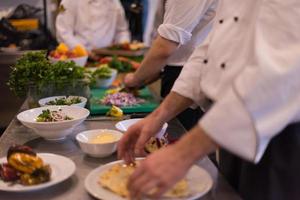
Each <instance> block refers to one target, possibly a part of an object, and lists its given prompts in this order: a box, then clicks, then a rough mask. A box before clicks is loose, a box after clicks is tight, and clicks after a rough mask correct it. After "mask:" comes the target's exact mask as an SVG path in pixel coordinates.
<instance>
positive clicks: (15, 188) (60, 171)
mask: <svg viewBox="0 0 300 200" xmlns="http://www.w3.org/2000/svg"><path fill="white" fill-rule="evenodd" d="M37 155H38V156H39V157H41V158H42V159H43V161H44V163H45V164H49V165H50V167H51V170H52V172H51V180H50V181H49V182H46V183H42V184H39V185H32V186H24V185H21V184H14V185H10V182H4V181H2V180H0V190H2V191H10V192H27V191H34V190H39V189H43V188H47V187H50V186H52V185H55V184H58V183H60V182H62V181H64V180H66V179H67V178H69V177H70V176H72V175H73V174H74V172H75V169H76V166H75V163H74V162H73V161H72V160H70V159H69V158H66V157H64V156H60V155H56V154H50V153H38V154H37ZM4 162H7V160H6V157H3V158H1V159H0V163H4Z"/></svg>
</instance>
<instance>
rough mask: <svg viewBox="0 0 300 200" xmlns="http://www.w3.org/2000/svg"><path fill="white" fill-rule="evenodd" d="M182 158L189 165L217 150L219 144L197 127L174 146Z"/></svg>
mask: <svg viewBox="0 0 300 200" xmlns="http://www.w3.org/2000/svg"><path fill="white" fill-rule="evenodd" d="M174 145H175V148H177V149H178V151H177V152H178V153H179V154H180V157H181V158H182V159H183V160H184V161H185V162H187V163H188V164H189V165H193V164H194V163H195V162H196V161H198V160H200V159H201V158H203V157H204V156H205V155H207V154H209V153H211V152H213V151H214V150H216V149H217V144H216V143H215V142H214V141H213V140H212V139H211V138H210V137H209V136H207V134H206V133H205V132H204V130H203V129H202V128H201V127H200V126H199V125H197V126H195V127H194V128H193V129H192V130H191V131H189V132H188V133H187V134H185V135H184V136H183V137H182V138H181V139H180V140H179V141H178V142H177V143H175V144H174Z"/></svg>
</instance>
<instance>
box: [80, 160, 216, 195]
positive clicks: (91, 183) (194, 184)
mask: <svg viewBox="0 0 300 200" xmlns="http://www.w3.org/2000/svg"><path fill="white" fill-rule="evenodd" d="M120 162H123V161H120V160H119V161H115V162H111V163H108V164H106V165H102V166H100V167H98V168H96V169H94V170H93V171H91V172H90V173H89V174H88V176H87V177H86V179H85V182H84V185H85V188H86V190H87V191H88V192H89V193H90V194H91V195H92V196H94V197H96V198H98V199H102V200H127V199H126V198H123V197H121V196H118V195H117V194H114V193H113V192H111V191H109V190H107V189H105V188H103V187H101V186H100V185H99V183H98V182H99V177H100V175H101V173H103V172H104V171H106V170H108V169H109V168H110V167H111V166H112V165H114V164H116V163H120ZM186 179H187V181H188V184H189V188H190V191H191V196H189V197H188V198H176V199H173V200H194V199H197V198H200V197H202V196H203V195H205V194H206V193H207V192H208V191H209V190H210V189H211V188H212V185H213V180H212V178H211V176H210V175H209V174H208V173H207V172H206V171H205V170H204V169H203V168H201V167H199V166H197V165H194V166H193V167H192V168H191V169H190V170H189V171H188V173H187V175H186ZM162 199H169V200H170V198H162Z"/></svg>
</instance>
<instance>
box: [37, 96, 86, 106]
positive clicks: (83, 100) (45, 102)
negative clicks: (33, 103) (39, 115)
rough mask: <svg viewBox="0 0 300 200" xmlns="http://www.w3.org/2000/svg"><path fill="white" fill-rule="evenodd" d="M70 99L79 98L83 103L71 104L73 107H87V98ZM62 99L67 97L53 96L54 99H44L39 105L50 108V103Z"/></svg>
mask: <svg viewBox="0 0 300 200" xmlns="http://www.w3.org/2000/svg"><path fill="white" fill-rule="evenodd" d="M68 97H70V98H76V97H79V98H80V100H81V103H76V104H71V106H79V107H82V108H84V107H85V105H86V102H87V99H86V98H85V97H81V96H68ZM61 98H66V96H53V97H46V98H43V99H40V100H39V105H40V106H49V105H47V103H48V102H49V101H54V100H55V99H61Z"/></svg>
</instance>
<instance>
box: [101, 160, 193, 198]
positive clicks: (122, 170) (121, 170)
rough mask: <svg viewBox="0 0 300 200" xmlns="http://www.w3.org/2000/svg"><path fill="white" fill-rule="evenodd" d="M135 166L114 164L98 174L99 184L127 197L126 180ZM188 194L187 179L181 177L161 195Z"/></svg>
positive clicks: (181, 195) (178, 195)
mask: <svg viewBox="0 0 300 200" xmlns="http://www.w3.org/2000/svg"><path fill="white" fill-rule="evenodd" d="M135 168H136V166H127V165H126V166H125V165H123V164H115V165H113V166H112V167H111V168H110V169H108V170H107V171H105V172H104V173H102V174H101V175H100V179H99V184H100V185H101V186H102V187H104V188H106V189H108V190H110V191H112V192H113V193H115V194H117V195H119V196H122V197H128V196H129V191H128V189H127V182H128V179H129V177H130V176H131V174H132V173H133V172H134V170H135ZM189 195H190V192H189V187H188V183H187V180H186V179H182V180H181V181H179V182H178V183H177V184H176V185H175V186H174V187H173V188H172V189H170V190H169V191H167V192H166V193H165V194H164V195H163V196H164V197H168V198H182V197H187V196H189Z"/></svg>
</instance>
